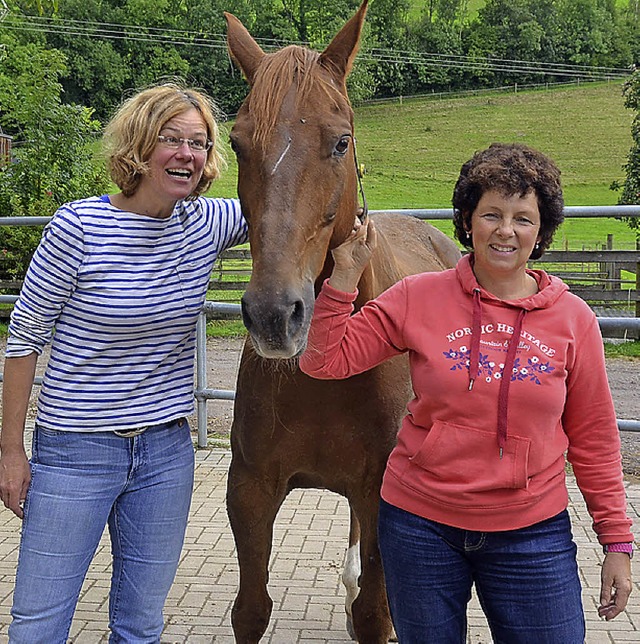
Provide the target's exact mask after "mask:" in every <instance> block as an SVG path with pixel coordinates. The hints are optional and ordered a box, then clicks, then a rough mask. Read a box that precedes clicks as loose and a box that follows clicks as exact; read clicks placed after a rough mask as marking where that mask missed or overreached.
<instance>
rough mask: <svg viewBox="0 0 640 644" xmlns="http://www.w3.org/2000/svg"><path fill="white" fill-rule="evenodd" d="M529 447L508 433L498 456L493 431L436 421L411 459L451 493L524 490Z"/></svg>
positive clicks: (529, 441)
mask: <svg viewBox="0 0 640 644" xmlns="http://www.w3.org/2000/svg"><path fill="white" fill-rule="evenodd" d="M530 446H531V440H530V439H529V438H522V437H519V436H512V435H511V434H510V435H509V437H508V438H507V443H506V445H505V447H504V450H503V454H502V458H500V453H499V448H498V440H497V435H496V433H495V432H486V431H482V430H478V429H473V428H471V427H463V426H461V425H454V424H452V423H445V422H441V421H436V422H435V423H434V424H433V426H432V427H431V430H430V431H429V433H428V434H427V436H426V438H425V439H424V441H423V442H422V445H421V446H420V449H418V451H417V452H416V453H415V454H414V455H413V456H412V457H411V459H410V460H411V462H412V463H413V464H414V465H417V466H418V467H420V468H421V469H423V470H425V471H426V472H429V473H430V474H431V475H432V476H433V478H435V479H437V480H438V486H439V487H441V488H443V489H444V488H446V489H447V490H449V491H450V492H452V493H456V492H460V493H468V492H485V491H489V490H499V489H525V488H526V487H527V485H528V480H529V476H528V464H529V448H530Z"/></svg>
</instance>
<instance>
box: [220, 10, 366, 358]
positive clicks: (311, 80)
mask: <svg viewBox="0 0 640 644" xmlns="http://www.w3.org/2000/svg"><path fill="white" fill-rule="evenodd" d="M366 7H367V0H365V1H364V2H363V3H362V5H361V7H360V9H359V10H358V12H357V13H356V14H355V15H354V17H353V18H351V20H349V22H347V24H346V25H345V26H344V27H343V28H342V29H341V31H340V32H339V33H338V34H337V35H336V37H335V38H334V39H333V41H332V42H331V43H330V44H329V46H328V47H327V48H326V49H325V50H324V51H323V52H322V53H317V52H314V51H311V50H309V49H306V48H303V47H298V46H289V47H286V48H285V49H282V50H280V51H277V52H275V53H272V54H265V52H263V51H262V49H261V48H260V46H259V45H258V44H257V43H256V42H255V40H254V39H253V38H252V37H251V35H250V34H249V32H248V31H247V30H246V29H245V27H244V26H243V25H242V24H241V23H240V21H239V20H238V19H237V18H235V17H234V16H232V15H230V14H225V16H226V18H227V25H228V33H227V42H228V46H229V51H230V52H231V55H232V57H233V59H234V60H235V62H236V63H237V65H238V66H239V67H240V69H241V70H242V72H243V73H244V75H245V76H246V78H247V80H248V82H249V84H250V86H251V91H250V92H249V95H248V96H247V99H246V100H245V102H244V104H243V105H242V107H241V108H240V111H239V112H238V116H237V119H236V123H235V125H234V127H233V130H232V132H231V144H232V147H233V149H234V151H235V153H236V156H237V159H238V195H239V197H240V201H241V202H242V210H243V213H244V215H245V217H246V219H247V221H248V224H249V241H250V245H251V254H252V258H253V271H252V276H251V280H250V282H249V285H248V287H247V289H246V291H245V294H244V296H243V298H242V313H243V318H244V322H245V325H246V327H247V329H248V331H249V334H250V336H251V339H252V341H253V344H254V347H255V349H256V351H257V352H258V353H259V354H260V355H262V356H264V357H267V358H291V357H294V356H297V355H299V354H300V353H301V352H302V351H303V350H304V348H305V345H306V340H307V332H308V328H309V323H310V320H311V315H312V313H313V304H314V299H315V289H314V286H315V284H316V282H317V281H318V280H319V279H320V278H321V277H323V276H324V275H326V274H327V271H328V265H327V263H328V261H329V257H330V253H329V249H330V248H333V247H335V246H336V245H338V244H339V243H341V242H342V241H343V240H344V239H345V238H346V236H347V235H348V233H349V231H350V230H351V228H352V226H353V222H354V217H355V214H356V212H357V209H358V194H357V174H356V163H355V149H354V144H355V142H354V138H353V111H352V109H351V106H350V104H349V99H348V98H347V91H346V86H345V81H346V78H347V75H348V74H349V71H350V70H351V66H352V64H353V59H354V58H355V55H356V51H357V47H358V41H359V38H360V32H361V30H362V24H363V21H364V16H365V13H366Z"/></svg>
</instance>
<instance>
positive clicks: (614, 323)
mask: <svg viewBox="0 0 640 644" xmlns="http://www.w3.org/2000/svg"><path fill="white" fill-rule="evenodd" d="M370 212H371V213H377V212H382V211H379V210H372V211H370ZM384 212H393V213H397V214H401V215H407V216H411V217H417V218H418V219H451V218H452V215H453V213H452V210H451V208H426V209H416V210H412V209H397V210H385V211H384ZM564 212H565V216H566V217H632V218H640V205H637V206H566V207H565V209H564ZM50 219H51V218H50V217H0V226H39V225H40V226H41V225H45V224H47V223H48V222H49V220H50ZM17 299H18V298H17V296H15V295H0V303H10V304H12V303H14V302H15V301H16V300H17ZM221 315H224V316H230V315H231V316H234V317H235V316H237V317H240V305H239V304H232V303H228V302H206V303H205V305H204V307H203V310H202V312H201V314H200V316H199V318H198V324H197V328H196V387H195V390H194V396H195V399H196V412H197V428H198V447H206V445H207V440H208V439H207V416H208V414H207V401H209V400H234V399H235V391H233V390H226V389H209V388H208V387H207V373H206V369H207V334H206V326H207V318H208V317H216V316H221ZM598 323H599V324H600V329H601V331H602V335H603V336H604V337H619V336H620V334H621V333H629V334H634V336H635V337H638V335H639V334H640V318H624V317H621V318H613V317H612V318H607V317H598ZM1 381H2V375H1V374H0V382H1ZM41 382H42V379H41V378H36V380H35V384H41ZM617 422H618V429H619V430H620V431H629V432H640V420H625V419H618V420H617Z"/></svg>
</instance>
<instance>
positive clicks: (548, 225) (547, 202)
mask: <svg viewBox="0 0 640 644" xmlns="http://www.w3.org/2000/svg"><path fill="white" fill-rule="evenodd" d="M488 190H496V191H498V192H500V193H501V194H503V195H505V196H513V195H520V196H524V195H526V194H527V193H529V192H530V191H531V190H533V191H534V193H535V195H536V197H537V199H538V208H539V210H540V241H539V243H538V244H536V248H534V250H533V252H532V253H531V259H539V258H540V257H541V256H542V254H543V253H544V251H545V250H546V249H547V248H549V246H550V245H551V242H552V241H553V235H554V234H555V232H556V230H557V229H558V226H560V224H561V223H562V222H563V221H564V212H563V209H564V198H563V196H562V186H561V184H560V170H559V169H558V167H557V166H556V164H555V163H554V162H553V161H552V160H551V159H550V158H549V157H547V156H546V155H545V154H543V153H542V152H538V151H537V150H534V149H533V148H530V147H528V146H526V145H522V144H519V143H492V144H491V145H490V146H489V147H488V148H487V149H485V150H481V151H480V152H476V153H475V154H474V155H473V157H472V158H471V159H470V160H469V161H467V162H466V163H465V164H464V165H463V166H462V169H461V170H460V176H459V177H458V181H457V182H456V186H455V188H454V190H453V200H452V201H453V225H454V228H455V235H456V238H457V239H458V241H459V242H460V243H461V244H462V245H463V246H465V247H466V248H468V249H469V250H471V249H472V248H473V242H472V240H471V238H470V235H469V234H468V231H469V230H470V227H471V216H472V214H473V212H474V210H475V209H476V207H477V205H478V202H479V201H480V198H481V197H482V195H483V194H484V193H485V192H487V191H488Z"/></svg>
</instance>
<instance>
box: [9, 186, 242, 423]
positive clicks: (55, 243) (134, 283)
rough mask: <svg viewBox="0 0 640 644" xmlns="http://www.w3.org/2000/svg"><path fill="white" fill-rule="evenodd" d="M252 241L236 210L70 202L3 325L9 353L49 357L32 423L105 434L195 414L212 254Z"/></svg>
mask: <svg viewBox="0 0 640 644" xmlns="http://www.w3.org/2000/svg"><path fill="white" fill-rule="evenodd" d="M246 239H247V229H246V222H245V221H244V219H243V217H242V214H241V212H240V205H239V202H238V201H236V200H232V199H209V198H204V197H201V198H199V199H197V200H195V201H189V202H188V201H184V202H179V203H178V204H177V206H176V208H175V210H174V212H173V214H172V216H171V217H170V218H168V219H154V218H150V217H146V216H143V215H138V214H135V213H130V212H124V211H121V210H119V209H117V208H114V207H113V206H112V205H111V204H110V203H109V200H108V198H107V197H93V198H90V199H84V200H81V201H77V202H73V203H70V204H65V205H64V206H62V207H61V208H60V209H59V210H58V211H57V213H56V214H55V215H54V217H53V218H52V220H51V222H50V223H49V224H48V225H47V227H46V228H45V231H44V233H43V237H42V241H41V243H40V245H39V246H38V249H37V250H36V252H35V254H34V257H33V260H32V262H31V265H30V267H29V270H28V273H27V275H26V278H25V282H24V286H23V289H22V291H21V294H20V298H19V300H18V302H17V303H16V306H15V308H14V311H13V313H12V316H11V322H10V325H9V339H8V342H7V352H6V355H7V357H14V356H23V355H27V354H29V353H31V352H33V351H35V352H37V353H41V352H42V350H43V347H44V346H45V345H46V344H47V343H48V342H51V357H50V360H49V363H48V365H47V367H46V370H45V375H44V378H43V385H42V388H41V391H40V395H39V398H38V414H37V422H38V424H40V425H41V426H43V427H46V428H49V429H58V430H67V431H105V430H110V429H128V428H133V427H139V426H143V425H149V424H154V423H160V422H165V421H169V420H172V419H174V418H178V417H180V416H184V415H187V414H190V413H192V411H193V366H194V364H193V363H194V350H195V323H196V320H197V317H198V313H199V311H200V310H201V308H202V305H203V303H204V299H205V296H206V291H207V285H208V282H209V276H210V273H211V269H212V267H213V263H214V261H215V258H216V257H217V255H218V254H219V253H220V252H221V251H223V250H225V249H226V248H229V247H231V246H234V245H236V244H239V243H243V242H245V241H246Z"/></svg>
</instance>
